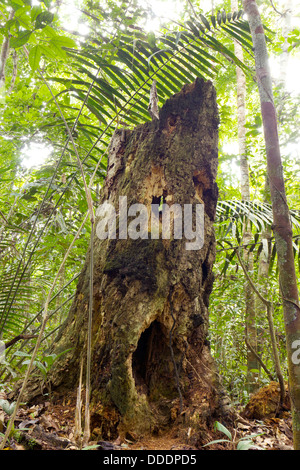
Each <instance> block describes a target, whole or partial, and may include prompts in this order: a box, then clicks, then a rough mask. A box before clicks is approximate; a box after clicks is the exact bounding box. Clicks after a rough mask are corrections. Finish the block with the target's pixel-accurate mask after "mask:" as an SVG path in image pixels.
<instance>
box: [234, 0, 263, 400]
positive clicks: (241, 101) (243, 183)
mask: <svg viewBox="0 0 300 470" xmlns="http://www.w3.org/2000/svg"><path fill="white" fill-rule="evenodd" d="M231 9H232V10H233V11H239V7H238V0H232V1H231ZM234 52H235V55H236V56H237V58H238V59H239V60H240V61H241V62H243V60H244V54H243V48H242V46H241V45H240V44H239V43H238V42H237V41H234ZM236 82H237V117H238V144H239V155H240V188H241V197H242V200H243V201H250V184H249V165H248V158H247V145H246V127H245V125H246V77H245V74H244V72H243V70H242V69H241V68H240V67H236ZM251 238H252V233H251V229H250V223H245V226H244V232H243V242H242V243H243V245H247V244H248V243H250V242H251ZM244 261H245V263H246V265H247V268H248V270H249V271H250V272H251V271H253V254H252V252H249V251H248V250H247V249H245V250H244ZM244 292H245V336H246V344H249V345H250V348H249V347H248V346H247V389H248V391H249V392H250V393H253V392H255V391H256V390H257V389H258V387H259V382H258V375H259V374H258V373H257V372H253V371H254V370H259V369H260V364H259V363H258V361H257V355H255V353H253V351H254V352H257V331H256V312H255V295H254V292H253V290H252V289H251V287H250V285H249V283H248V281H247V280H246V281H245V286H244Z"/></svg>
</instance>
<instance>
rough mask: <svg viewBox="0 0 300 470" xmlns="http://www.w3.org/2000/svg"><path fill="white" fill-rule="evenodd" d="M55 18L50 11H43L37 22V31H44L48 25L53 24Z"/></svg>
mask: <svg viewBox="0 0 300 470" xmlns="http://www.w3.org/2000/svg"><path fill="white" fill-rule="evenodd" d="M53 18H54V13H51V12H50V11H43V12H42V13H40V14H39V15H38V16H37V17H36V20H35V29H43V28H44V27H45V26H47V25H48V24H50V23H52V21H53Z"/></svg>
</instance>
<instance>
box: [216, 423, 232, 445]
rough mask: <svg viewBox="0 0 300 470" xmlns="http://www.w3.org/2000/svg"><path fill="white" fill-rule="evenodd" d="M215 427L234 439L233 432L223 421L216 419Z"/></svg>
mask: <svg viewBox="0 0 300 470" xmlns="http://www.w3.org/2000/svg"><path fill="white" fill-rule="evenodd" d="M214 428H215V429H217V430H218V431H220V432H222V433H223V434H225V435H226V436H227V437H228V438H229V439H230V440H231V441H232V435H231V432H230V431H229V430H228V429H227V428H226V427H225V426H224V425H223V424H222V423H220V422H219V421H216V422H215V424H214Z"/></svg>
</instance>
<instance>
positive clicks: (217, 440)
mask: <svg viewBox="0 0 300 470" xmlns="http://www.w3.org/2000/svg"><path fill="white" fill-rule="evenodd" d="M220 442H231V441H229V440H228V439H216V440H215V441H211V442H208V443H207V444H204V446H202V447H207V446H211V445H213V444H219V443H220Z"/></svg>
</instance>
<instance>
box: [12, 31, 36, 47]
mask: <svg viewBox="0 0 300 470" xmlns="http://www.w3.org/2000/svg"><path fill="white" fill-rule="evenodd" d="M31 33H32V31H28V30H25V31H21V32H20V33H19V35H18V36H17V37H12V38H11V40H10V46H11V47H13V48H14V49H17V48H18V47H22V46H24V44H26V43H27V42H28V41H29V39H30V36H31Z"/></svg>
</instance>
